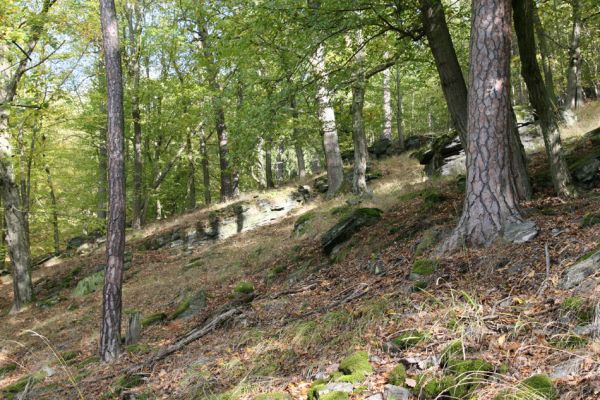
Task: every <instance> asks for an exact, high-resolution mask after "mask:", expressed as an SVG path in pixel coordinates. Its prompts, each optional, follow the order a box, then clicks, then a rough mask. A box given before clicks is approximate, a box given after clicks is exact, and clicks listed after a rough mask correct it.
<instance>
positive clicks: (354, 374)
mask: <svg viewBox="0 0 600 400" xmlns="http://www.w3.org/2000/svg"><path fill="white" fill-rule="evenodd" d="M339 371H340V372H341V373H342V374H343V375H342V376H339V377H337V378H336V379H335V380H336V381H338V382H351V383H359V382H362V381H364V380H365V378H366V377H367V376H368V375H370V374H371V373H373V367H372V366H371V363H369V354H368V353H367V352H366V351H357V352H355V353H352V354H350V355H349V356H348V357H346V358H344V359H343V360H342V361H341V362H340V366H339Z"/></svg>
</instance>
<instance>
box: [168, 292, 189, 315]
mask: <svg viewBox="0 0 600 400" xmlns="http://www.w3.org/2000/svg"><path fill="white" fill-rule="evenodd" d="M188 308H190V297H189V296H185V297H184V298H183V300H181V301H180V302H179V304H177V307H175V311H173V313H172V314H171V316H170V317H169V319H175V318H177V317H179V316H180V315H181V314H183V313H184V312H186V311H187V310H188Z"/></svg>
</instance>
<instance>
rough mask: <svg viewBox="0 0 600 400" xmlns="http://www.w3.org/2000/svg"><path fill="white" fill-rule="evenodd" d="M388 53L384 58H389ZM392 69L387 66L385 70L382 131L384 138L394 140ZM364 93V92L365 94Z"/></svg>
mask: <svg viewBox="0 0 600 400" xmlns="http://www.w3.org/2000/svg"><path fill="white" fill-rule="evenodd" d="M388 57H389V56H388V55H387V53H386V55H385V56H384V58H386V59H387V58H388ZM391 77H392V70H391V69H390V68H386V69H385V70H384V71H383V129H382V132H381V138H382V139H388V140H392V90H391V86H390V85H391V84H390V81H391ZM363 95H364V94H363Z"/></svg>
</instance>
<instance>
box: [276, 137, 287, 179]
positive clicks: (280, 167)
mask: <svg viewBox="0 0 600 400" xmlns="http://www.w3.org/2000/svg"><path fill="white" fill-rule="evenodd" d="M284 153H285V146H284V144H283V142H281V143H279V146H277V157H276V158H275V160H276V164H277V166H276V168H275V173H276V175H275V178H276V180H277V184H278V185H281V184H282V183H283V181H284V180H285V162H284V160H283V154H284Z"/></svg>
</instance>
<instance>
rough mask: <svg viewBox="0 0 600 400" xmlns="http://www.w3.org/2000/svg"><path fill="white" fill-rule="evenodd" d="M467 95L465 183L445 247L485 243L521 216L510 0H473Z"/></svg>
mask: <svg viewBox="0 0 600 400" xmlns="http://www.w3.org/2000/svg"><path fill="white" fill-rule="evenodd" d="M472 10H473V15H472V30H471V40H470V56H469V57H470V68H469V87H470V90H469V94H468V110H469V113H468V124H467V132H468V146H467V149H466V153H467V188H466V194H465V200H464V206H463V212H462V216H461V218H460V221H459V222H458V226H457V227H456V229H455V230H454V233H453V234H452V236H451V237H450V238H449V239H448V241H447V242H446V243H445V246H444V248H445V250H454V249H457V248H459V247H460V246H461V245H463V244H466V245H473V246H486V245H489V244H491V243H492V241H494V240H495V239H496V238H497V237H498V236H499V235H501V234H502V233H503V231H504V229H505V227H506V226H507V225H508V224H510V223H519V222H521V221H522V217H521V213H520V210H519V203H518V194H517V191H516V188H515V182H514V176H513V175H512V171H511V168H510V143H509V135H510V130H511V124H512V121H511V120H512V118H513V114H512V113H511V109H510V104H511V103H510V90H511V88H510V52H511V34H512V25H511V4H510V0H473V8H472Z"/></svg>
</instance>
